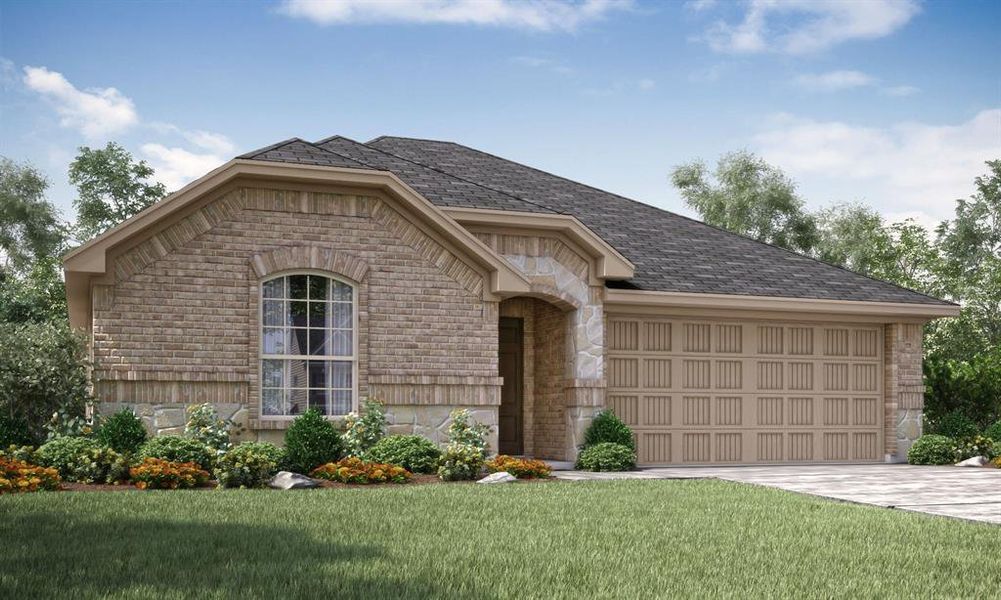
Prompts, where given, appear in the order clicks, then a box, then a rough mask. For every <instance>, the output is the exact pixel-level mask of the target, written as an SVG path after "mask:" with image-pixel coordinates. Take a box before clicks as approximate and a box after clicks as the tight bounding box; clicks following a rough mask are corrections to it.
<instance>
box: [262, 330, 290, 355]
mask: <svg viewBox="0 0 1001 600" xmlns="http://www.w3.org/2000/svg"><path fill="white" fill-rule="evenodd" d="M261 347H262V348H263V349H264V353H265V354H286V352H285V330H284V329H274V328H270V327H266V328H265V329H264V335H263V336H262V337H261Z"/></svg>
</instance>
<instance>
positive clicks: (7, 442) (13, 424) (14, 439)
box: [0, 415, 39, 448]
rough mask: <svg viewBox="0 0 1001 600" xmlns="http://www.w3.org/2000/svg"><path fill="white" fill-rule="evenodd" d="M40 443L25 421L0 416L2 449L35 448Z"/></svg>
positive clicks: (0, 446) (0, 443)
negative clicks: (10, 447) (14, 447)
mask: <svg viewBox="0 0 1001 600" xmlns="http://www.w3.org/2000/svg"><path fill="white" fill-rule="evenodd" d="M38 441H39V440H38V439H37V438H36V437H35V436H34V435H32V434H31V431H30V430H29V429H28V423H27V422H26V421H25V420H24V419H20V418H17V417H9V416H5V415H0V448H6V447H8V446H34V445H35V444H37V443H38Z"/></svg>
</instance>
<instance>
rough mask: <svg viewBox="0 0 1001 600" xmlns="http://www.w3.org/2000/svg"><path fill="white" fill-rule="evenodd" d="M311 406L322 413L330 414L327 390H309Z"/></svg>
mask: <svg viewBox="0 0 1001 600" xmlns="http://www.w3.org/2000/svg"><path fill="white" fill-rule="evenodd" d="M309 407H310V408H315V409H316V410H318V411H320V412H321V413H322V414H325V415H329V414H330V412H329V411H328V410H327V390H309Z"/></svg>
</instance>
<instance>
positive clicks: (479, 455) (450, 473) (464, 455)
mask: <svg viewBox="0 0 1001 600" xmlns="http://www.w3.org/2000/svg"><path fill="white" fill-rule="evenodd" d="M482 469H483V450H482V449H480V448H478V447H477V446H473V445H470V444H458V443H451V444H449V445H448V446H446V447H445V451H444V452H442V454H441V460H440V461H439V463H438V477H440V478H441V479H442V481H463V480H468V479H476V478H477V477H478V476H479V475H480V471H481V470H482Z"/></svg>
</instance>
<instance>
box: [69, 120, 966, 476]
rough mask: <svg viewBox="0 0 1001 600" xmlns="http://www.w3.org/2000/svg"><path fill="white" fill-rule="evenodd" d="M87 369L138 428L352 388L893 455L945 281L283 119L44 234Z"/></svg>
mask: <svg viewBox="0 0 1001 600" xmlns="http://www.w3.org/2000/svg"><path fill="white" fill-rule="evenodd" d="M64 267H65V274H66V285H67V296H68V300H69V309H70V319H71V322H72V324H73V325H74V326H76V327H79V328H83V329H85V330H86V331H87V332H88V335H89V339H90V341H91V345H92V353H93V359H94V361H95V368H94V371H93V378H94V394H95V396H96V398H97V401H98V407H99V410H100V411H101V412H102V413H108V412H111V411H113V410H115V409H117V408H118V407H119V406H122V405H131V406H133V407H135V409H136V411H137V414H139V415H140V416H142V417H143V418H144V419H145V420H146V422H147V424H148V425H149V427H150V428H151V429H153V430H154V431H156V432H157V433H176V432H178V431H180V428H181V427H182V426H183V421H184V407H185V406H186V405H188V404H191V403H201V402H211V403H214V404H215V405H216V406H217V407H218V408H219V410H220V413H221V414H222V416H224V417H232V418H234V419H235V420H237V421H239V422H241V423H243V424H244V425H245V426H246V429H247V431H246V433H245V434H244V435H246V436H250V437H252V438H253V439H263V440H280V439H281V436H282V434H283V431H282V430H283V429H284V428H286V427H287V426H288V424H289V423H290V422H291V420H292V419H293V418H294V417H295V416H296V415H298V414H301V413H302V412H304V411H305V410H307V408H309V407H315V408H317V409H319V410H320V411H322V412H323V413H324V414H326V415H329V416H330V418H337V417H338V416H341V415H344V414H346V413H348V412H349V411H352V410H356V409H357V408H358V407H359V404H360V400H361V399H364V398H366V397H367V398H373V399H377V400H379V401H381V402H382V403H384V404H385V405H386V408H387V414H388V418H389V420H390V424H391V425H390V428H391V431H392V432H394V433H417V434H422V435H425V436H427V437H429V438H431V439H433V440H436V441H444V440H445V437H446V429H447V425H448V415H449V412H450V411H451V410H452V409H454V408H457V407H465V408H469V409H470V410H471V411H472V413H473V416H474V418H476V419H477V420H479V421H481V422H485V423H488V424H489V425H491V426H492V427H493V431H494V433H493V439H492V440H491V442H492V444H493V447H494V448H495V449H496V450H498V451H500V452H503V453H509V454H524V455H531V456H535V457H539V458H544V459H552V460H572V459H573V458H574V456H575V454H576V447H577V445H578V444H579V443H580V441H581V437H582V433H583V431H584V429H585V428H586V427H587V425H588V424H589V422H590V420H591V419H592V417H593V415H595V414H596V413H597V412H598V411H600V410H602V409H604V408H611V409H613V410H614V411H615V413H616V414H617V415H618V416H619V417H621V418H622V419H623V420H624V421H625V422H626V423H627V424H628V425H629V426H630V427H632V428H633V430H634V431H635V433H636V437H637V445H638V455H639V461H640V463H642V464H647V465H657V464H707V463H712V464H715V463H735V464H747V463H804V462H806V463H810V462H883V461H888V460H902V459H903V458H904V456H905V453H906V450H907V448H908V447H909V445H910V443H911V442H912V441H913V440H914V439H915V438H916V437H917V436H918V435H919V434H920V432H921V411H922V404H923V385H922V379H921V337H922V336H921V330H922V325H923V324H924V323H925V322H927V321H928V320H930V319H934V318H936V317H944V316H951V315H955V314H957V313H958V307H957V306H956V305H955V304H952V303H949V302H945V301H942V300H939V299H936V298H932V297H929V296H926V295H923V294H920V293H917V292H914V291H911V290H907V289H904V288H901V287H898V286H896V285H892V284H890V283H886V282H883V281H878V280H875V279H871V278H869V277H865V276H862V275H859V274H856V273H853V272H850V271H847V270H845V269H841V268H838V267H835V266H831V265H828V264H825V263H823V262H819V261H816V260H814V259H812V258H807V257H805V256H801V255H799V254H796V253H793V252H789V251H787V250H783V249H781V248H777V247H775V246H771V245H768V244H764V243H760V242H757V241H754V240H751V239H748V238H745V237H742V236H739V235H734V234H732V233H728V232H726V231H722V230H720V229H716V228H714V227H710V226H708V225H705V224H703V223H700V222H698V221H695V220H692V219H689V218H686V217H683V216H679V215H676V214H672V213H670V212H666V211H664V210H660V209H658V208H654V207H652V206H649V205H646V204H642V203H639V202H636V201H633V200H630V199H628V198H624V197H622V196H618V195H615V194H612V193H609V192H604V191H602V190H599V189H595V188H593V187H589V186H587V185H583V184H580V183H575V182H573V181H569V180H567V179H564V178H562V177H558V176H556V175H552V174H549V173H546V172H543V171H540V170H537V169H533V168H531V167H528V166H525V165H521V164H518V163H515V162H512V161H509V160H505V159H503V158H499V157H497V156H493V155H491V154H488V153H485V152H481V151H478V150H474V149H472V148H468V147H465V146H462V145H459V144H455V143H450V142H441V141H431V140H422V139H411V138H401V137H380V138H377V139H374V140H372V141H370V142H367V143H358V142H355V141H352V140H350V139H347V138H344V137H340V136H335V137H331V138H328V139H324V140H320V141H318V142H307V141H304V140H301V139H291V140H287V141H284V142H279V143H277V144H274V145H272V146H268V147H266V148H262V149H260V150H256V151H254V152H249V153H247V154H244V155H242V156H240V157H238V158H236V159H234V160H231V161H230V162H228V163H226V164H225V165H223V166H221V167H219V168H218V169H215V170H214V171H212V172H210V173H208V174H207V175H205V176H204V177H202V178H201V179H198V180H197V181H195V182H193V183H191V184H190V185H188V186H186V187H184V188H183V189H181V190H180V191H178V192H176V193H174V194H172V195H170V196H169V197H167V198H166V199H164V200H162V201H161V202H158V203H156V204H155V205H153V206H151V207H150V208H148V209H147V210H145V211H143V212H142V213H140V214H139V215H137V216H135V217H133V218H131V219H129V220H128V221H126V222H124V223H122V224H121V225H119V226H117V227H115V228H113V229H111V230H110V231H108V232H106V233H105V234H103V235H101V236H99V237H97V238H96V239H94V240H92V241H90V242H88V243H86V244H84V245H83V246H81V247H79V248H77V249H75V250H73V251H72V252H70V253H69V254H67V255H66V256H65V258H64Z"/></svg>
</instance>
